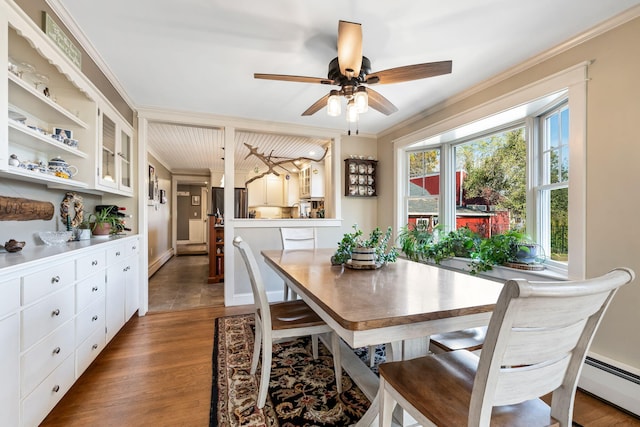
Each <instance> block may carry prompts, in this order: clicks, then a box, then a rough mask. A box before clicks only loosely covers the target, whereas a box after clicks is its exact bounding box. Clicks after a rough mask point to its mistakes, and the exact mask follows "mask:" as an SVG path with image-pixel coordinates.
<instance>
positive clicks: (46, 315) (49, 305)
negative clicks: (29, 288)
mask: <svg viewBox="0 0 640 427" xmlns="http://www.w3.org/2000/svg"><path fill="white" fill-rule="evenodd" d="M74 289H75V288H74V287H73V286H68V287H67V288H66V289H64V290H62V291H61V292H57V293H55V294H53V295H50V296H49V297H47V298H45V299H44V300H42V301H40V302H39V303H37V304H34V305H32V306H31V307H28V308H26V309H24V310H23V311H22V351H24V350H26V349H28V348H29V347H31V346H32V345H33V344H35V343H36V341H38V340H39V339H40V338H42V337H44V336H46V335H48V334H49V333H50V332H51V331H53V330H54V329H56V328H58V327H59V326H61V325H62V324H63V323H65V322H66V321H67V320H69V319H71V318H73V316H74V308H75V302H74V296H73V294H74Z"/></svg>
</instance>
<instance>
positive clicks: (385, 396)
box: [378, 377, 396, 427]
mask: <svg viewBox="0 0 640 427" xmlns="http://www.w3.org/2000/svg"><path fill="white" fill-rule="evenodd" d="M385 385H386V381H385V380H384V378H382V377H380V390H379V391H378V398H379V399H380V401H379V402H378V404H379V411H380V412H379V414H378V415H379V416H378V420H379V422H380V427H391V418H392V417H393V409H394V407H395V406H396V402H395V400H394V399H393V397H391V393H389V392H388V391H387V390H386V388H385Z"/></svg>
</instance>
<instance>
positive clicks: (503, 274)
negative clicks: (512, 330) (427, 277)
mask: <svg viewBox="0 0 640 427" xmlns="http://www.w3.org/2000/svg"><path fill="white" fill-rule="evenodd" d="M470 262H471V260H470V259H469V258H457V257H455V258H449V259H445V260H443V261H442V262H441V263H440V264H435V263H433V262H427V264H430V265H435V266H438V267H443V268H447V269H449V270H455V271H459V272H462V273H469V263H470ZM478 277H484V278H487V279H491V280H495V281H498V282H503V281H506V280H510V279H526V280H533V281H535V280H549V281H555V280H568V279H567V275H566V274H562V273H559V272H557V271H551V270H550V269H548V268H545V269H544V270H542V271H527V270H518V269H515V268H509V267H503V266H500V265H497V266H494V267H493V270H489V271H483V272H481V273H478Z"/></svg>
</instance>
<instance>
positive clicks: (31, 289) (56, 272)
mask: <svg viewBox="0 0 640 427" xmlns="http://www.w3.org/2000/svg"><path fill="white" fill-rule="evenodd" d="M74 280H75V268H74V262H73V261H69V262H65V263H63V264H56V265H52V266H50V267H49V268H46V269H44V270H40V271H37V272H35V273H32V274H28V275H25V276H24V277H23V278H22V305H27V304H31V303H32V302H34V301H35V300H37V299H38V298H41V297H43V296H45V295H47V294H50V293H51V292H55V291H57V290H59V289H62V288H64V287H65V286H67V285H69V284H71V283H73V282H74Z"/></svg>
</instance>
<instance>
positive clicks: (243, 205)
mask: <svg viewBox="0 0 640 427" xmlns="http://www.w3.org/2000/svg"><path fill="white" fill-rule="evenodd" d="M233 201H234V203H233V205H234V206H233V218H249V199H248V198H247V189H246V188H234V189H233ZM218 210H220V213H221V214H222V215H224V217H225V218H229V217H230V215H231V214H232V213H231V210H229V212H225V209H224V188H223V187H211V215H214V214H215V213H216V212H217V211H218Z"/></svg>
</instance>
